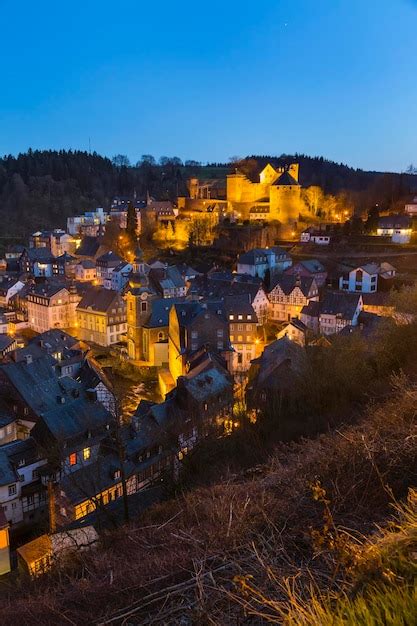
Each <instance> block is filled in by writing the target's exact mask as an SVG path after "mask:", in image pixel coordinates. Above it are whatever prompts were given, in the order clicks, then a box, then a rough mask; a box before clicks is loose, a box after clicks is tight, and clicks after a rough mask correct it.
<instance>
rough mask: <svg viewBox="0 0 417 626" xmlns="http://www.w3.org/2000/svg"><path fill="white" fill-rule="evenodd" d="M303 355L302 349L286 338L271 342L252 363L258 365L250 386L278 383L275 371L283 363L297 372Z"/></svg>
mask: <svg viewBox="0 0 417 626" xmlns="http://www.w3.org/2000/svg"><path fill="white" fill-rule="evenodd" d="M304 355H305V351H304V349H303V348H302V347H301V346H299V345H298V343H296V342H295V341H291V339H289V338H288V337H287V336H285V337H282V338H281V339H277V340H275V341H273V342H272V343H270V344H269V345H267V346H266V347H265V349H264V351H263V353H262V354H261V356H260V357H258V358H257V359H254V360H253V361H252V364H253V365H259V371H258V373H257V376H256V379H255V380H254V382H253V385H252V386H254V387H256V386H258V385H259V386H261V387H262V386H265V385H266V386H274V385H275V384H276V383H278V380H277V377H276V370H277V369H278V368H280V367H281V366H282V365H284V364H285V363H287V364H289V366H290V367H292V368H294V371H296V370H298V369H299V368H300V367H301V365H302V363H303V360H304Z"/></svg>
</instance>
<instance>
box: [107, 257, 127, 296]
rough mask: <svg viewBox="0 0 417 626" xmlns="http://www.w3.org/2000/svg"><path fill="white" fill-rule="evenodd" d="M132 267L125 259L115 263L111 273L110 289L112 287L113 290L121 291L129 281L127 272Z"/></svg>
mask: <svg viewBox="0 0 417 626" xmlns="http://www.w3.org/2000/svg"><path fill="white" fill-rule="evenodd" d="M132 269H133V266H132V264H131V263H127V261H121V262H120V263H119V264H118V265H116V267H115V268H114V269H113V271H112V273H111V281H110V282H111V285H110V289H113V291H121V290H122V289H123V287H124V286H125V285H126V284H127V282H128V281H129V274H130V273H131V271H132ZM105 287H107V284H105Z"/></svg>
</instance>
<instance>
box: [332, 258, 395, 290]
mask: <svg viewBox="0 0 417 626" xmlns="http://www.w3.org/2000/svg"><path fill="white" fill-rule="evenodd" d="M394 277H395V268H394V267H393V266H392V265H391V264H390V263H386V262H383V263H381V264H380V263H366V264H364V265H359V266H358V267H354V268H346V271H345V272H343V274H342V275H341V276H340V278H339V289H340V290H341V291H350V292H356V293H358V292H359V293H374V292H376V291H378V280H379V279H380V278H382V279H384V280H390V279H392V278H394Z"/></svg>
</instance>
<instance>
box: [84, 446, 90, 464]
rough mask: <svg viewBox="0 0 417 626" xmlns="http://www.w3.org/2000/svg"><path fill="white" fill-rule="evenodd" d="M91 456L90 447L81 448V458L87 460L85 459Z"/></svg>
mask: <svg viewBox="0 0 417 626" xmlns="http://www.w3.org/2000/svg"><path fill="white" fill-rule="evenodd" d="M90 456H91V448H84V450H83V459H84V461H87V459H89V458H90Z"/></svg>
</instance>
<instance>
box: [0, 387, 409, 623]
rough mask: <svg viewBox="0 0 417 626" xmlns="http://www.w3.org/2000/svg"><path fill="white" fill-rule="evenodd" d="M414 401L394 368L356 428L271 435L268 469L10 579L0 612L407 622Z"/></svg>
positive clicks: (61, 617) (12, 616)
mask: <svg viewBox="0 0 417 626" xmlns="http://www.w3.org/2000/svg"><path fill="white" fill-rule="evenodd" d="M416 400H417V390H416V388H415V386H414V385H413V384H412V383H411V382H410V381H409V380H408V379H407V378H406V377H405V376H404V375H399V376H395V377H394V378H393V379H392V384H391V389H390V397H389V398H388V399H387V400H385V401H384V402H383V403H381V404H379V405H375V404H373V405H371V406H370V407H369V408H368V409H367V410H366V411H365V412H364V413H363V415H362V418H361V419H360V420H359V422H358V423H357V425H355V426H350V427H340V428H339V429H337V430H335V431H334V432H331V433H327V434H322V435H320V436H318V437H317V438H315V439H310V440H301V441H299V442H298V443H290V444H280V445H277V446H276V447H275V449H274V451H273V453H272V454H271V456H270V459H269V461H268V462H267V463H265V464H264V465H262V466H258V467H257V468H255V469H253V470H251V471H246V472H240V473H238V474H234V475H229V476H228V477H227V476H226V475H225V476H224V477H223V480H222V481H221V483H219V484H215V485H212V486H208V487H201V488H197V489H194V490H192V491H190V492H184V494H183V495H182V496H179V497H177V498H175V499H172V500H169V501H167V502H165V503H162V504H160V505H157V506H155V507H154V508H153V509H151V510H149V511H148V513H147V514H145V516H144V517H143V518H142V519H141V520H137V521H136V522H135V523H132V524H131V525H130V526H129V527H123V528H120V529H118V530H115V531H112V532H109V533H108V534H107V535H105V536H104V537H103V540H102V546H101V548H100V549H99V550H97V551H96V552H95V553H94V554H90V555H86V556H83V557H81V555H80V556H79V557H78V558H77V559H76V560H75V561H74V562H71V563H69V564H68V565H67V566H66V567H62V568H60V569H59V570H55V571H53V572H51V574H50V575H47V576H45V577H44V578H43V579H40V580H38V581H35V582H32V583H29V582H28V581H22V582H20V583H15V584H13V586H11V587H10V588H8V589H7V588H5V589H4V590H3V598H2V606H1V609H0V620H1V622H2V623H5V624H7V623H19V624H22V625H23V624H34V623H37V622H41V623H43V624H61V623H62V624H67V623H70V624H85V623H89V624H90V623H102V624H108V623H118V624H121V623H129V624H148V623H152V624H164V623H184V624H235V623H239V619H240V620H242V619H243V618H244V616H245V615H246V618H245V623H247V624H261V623H266V622H272V623H290V624H300V623H301V624H302V623H305V624H315V623H323V624H333V623H336V624H339V623H340V624H345V623H347V624H352V625H353V624H356V623H359V624H360V623H363V624H373V623H375V624H378V623H387V624H393V625H394V624H412V623H414V622H412V621H410V620H409V619H408V618H407V615H408V616H411V615H413V614H414V608H415V591H414V587H413V585H414V583H415V574H416V568H415V555H416V553H417V546H416V543H415V541H416V537H417V530H416V496H415V494H414V493H413V491H409V490H410V489H412V488H413V487H414V486H415V485H416V479H417V463H416V461H417V430H416ZM407 497H408V500H407ZM401 501H402V502H405V503H407V504H406V505H405V507H403V508H401V509H398V503H399V502H401ZM398 516H399V517H398ZM397 518H398V519H397ZM395 520H397V521H395ZM376 525H378V526H379V527H381V528H382V530H378V526H376ZM381 613H383V614H384V615H385V614H386V615H387V616H389V615H391V617H390V618H389V619H387V620H386V621H383V622H378V619H379V616H380V615H381ZM399 615H401V616H404V619H402V618H401V620H402V621H401V620H400V621H398V616H399ZM317 616H319V617H320V619H319V621H317V619H318V617H317ZM395 616H397V617H395ZM371 617H372V619H374V621H373V622H372V621H366V620H370V618H371ZM336 618H337V620H338V621H336V622H334V621H332V620H333V619H336ZM321 619H323V622H320V620H321ZM180 620H181V621H180ZM326 620H327V621H326ZM349 620H350V621H349ZM355 620H359V621H355ZM396 620H397V621H396Z"/></svg>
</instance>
